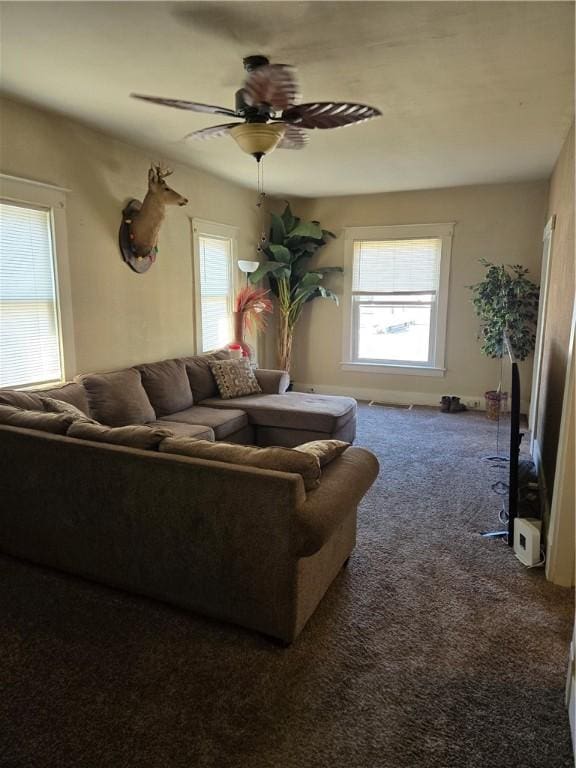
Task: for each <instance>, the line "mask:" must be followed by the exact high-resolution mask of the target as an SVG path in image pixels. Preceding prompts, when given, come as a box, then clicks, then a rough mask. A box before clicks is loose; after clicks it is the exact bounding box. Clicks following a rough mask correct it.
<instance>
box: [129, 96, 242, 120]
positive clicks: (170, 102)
mask: <svg viewBox="0 0 576 768" xmlns="http://www.w3.org/2000/svg"><path fill="white" fill-rule="evenodd" d="M130 96H132V98H133V99H140V100H141V101H149V102H151V103H152V104H160V105H161V106H164V107H176V109H189V110H191V111H192V112H207V113H208V114H210V115H229V116H230V117H238V115H237V114H236V112H234V110H232V109H227V107H215V106H213V105H212V104H200V103H199V102H197V101H182V99H163V98H161V97H160V96H142V95H141V94H139V93H131V94H130Z"/></svg>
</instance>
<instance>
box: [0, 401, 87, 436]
mask: <svg viewBox="0 0 576 768" xmlns="http://www.w3.org/2000/svg"><path fill="white" fill-rule="evenodd" d="M73 418H74V417H73V416H70V415H69V414H67V413H44V411H25V410H22V409H21V408H14V407H13V406H11V405H0V424H7V425H8V426H10V427H24V428H25V429H39V430H41V431H42V432H52V433H53V434H55V435H65V434H66V432H67V431H68V427H69V426H70V425H71V424H72V423H73Z"/></svg>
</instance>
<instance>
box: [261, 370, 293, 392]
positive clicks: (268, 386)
mask: <svg viewBox="0 0 576 768" xmlns="http://www.w3.org/2000/svg"><path fill="white" fill-rule="evenodd" d="M254 374H255V375H256V379H257V381H258V384H260V387H261V389H262V392H263V393H264V394H265V395H283V394H284V392H286V390H287V389H288V386H289V385H290V375H289V374H288V373H287V372H286V371H273V370H269V369H267V368H256V370H255V371H254Z"/></svg>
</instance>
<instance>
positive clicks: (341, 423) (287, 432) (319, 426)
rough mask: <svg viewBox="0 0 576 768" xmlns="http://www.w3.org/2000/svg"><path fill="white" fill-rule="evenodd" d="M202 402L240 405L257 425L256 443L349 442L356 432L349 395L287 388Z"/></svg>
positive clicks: (216, 405)
mask: <svg viewBox="0 0 576 768" xmlns="http://www.w3.org/2000/svg"><path fill="white" fill-rule="evenodd" d="M202 405H203V406H209V407H210V408H214V409H219V410H225V409H229V408H232V409H238V408H241V409H242V410H243V411H245V412H246V413H247V414H248V418H249V421H250V423H251V424H253V425H255V426H256V439H257V443H258V445H262V446H266V445H274V444H276V445H284V446H288V447H293V446H295V445H299V444H300V443H303V442H306V441H310V440H319V439H323V438H335V439H338V440H345V441H346V442H349V443H351V442H352V441H353V440H354V438H355V436H356V400H354V399H353V398H351V397H336V396H330V395H308V394H306V393H303V392H286V393H284V394H281V395H280V394H279V395H264V394H262V395H249V396H247V397H237V398H232V399H230V400H222V399H221V398H218V397H211V398H208V399H206V400H203V401H202Z"/></svg>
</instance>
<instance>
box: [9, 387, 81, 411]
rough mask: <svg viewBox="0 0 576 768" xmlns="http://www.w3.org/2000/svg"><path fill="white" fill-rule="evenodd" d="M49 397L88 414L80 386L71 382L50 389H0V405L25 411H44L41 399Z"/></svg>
mask: <svg viewBox="0 0 576 768" xmlns="http://www.w3.org/2000/svg"><path fill="white" fill-rule="evenodd" d="M45 397H51V398H54V399H55V400H60V401H61V402H64V403H70V405H74V406H76V408H78V410H80V411H82V412H83V413H85V414H87V413H88V400H87V398H86V392H85V391H84V387H83V386H82V385H81V384H76V383H75V382H71V383H70V384H63V385H62V386H61V387H53V388H52V389H36V390H26V391H22V390H17V389H0V405H12V406H14V407H15V408H24V409H25V410H27V411H43V410H46V408H45V404H44V402H43V400H42V398H45Z"/></svg>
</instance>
